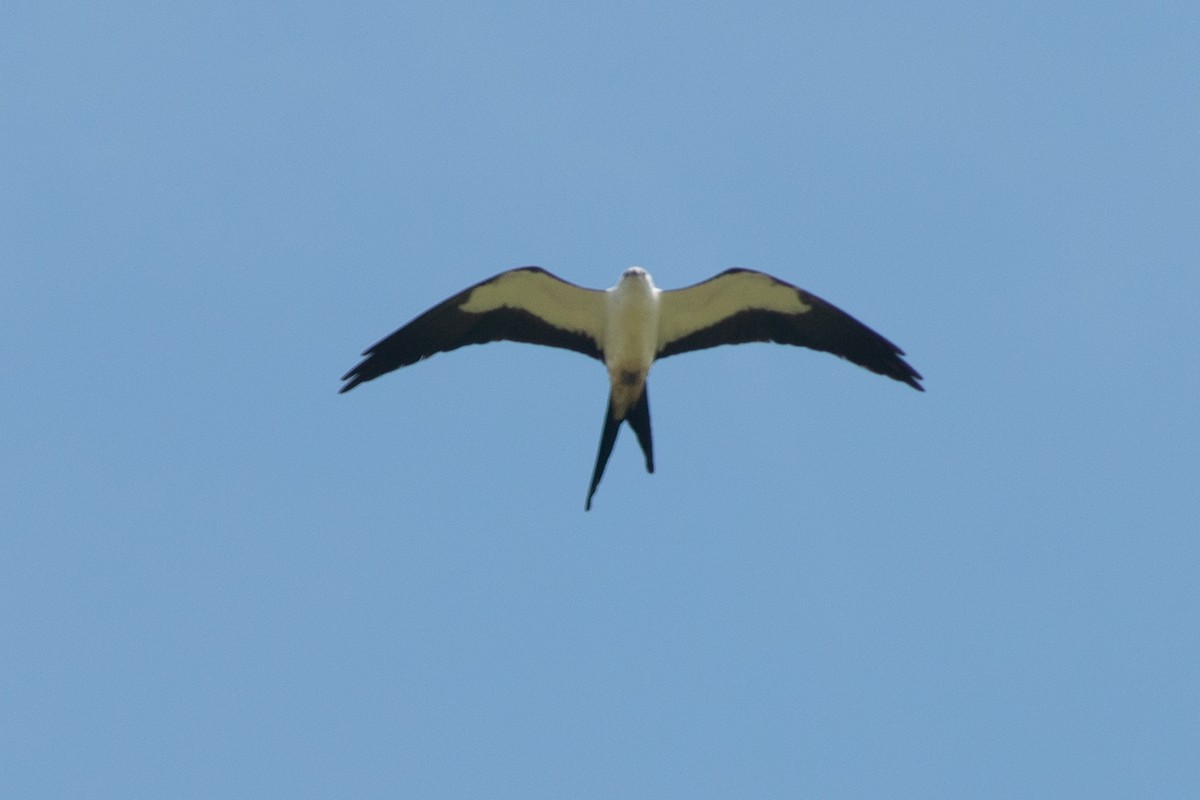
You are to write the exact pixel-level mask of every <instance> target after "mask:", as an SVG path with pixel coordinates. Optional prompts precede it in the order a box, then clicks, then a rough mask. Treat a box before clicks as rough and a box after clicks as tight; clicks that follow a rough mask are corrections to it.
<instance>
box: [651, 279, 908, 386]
mask: <svg viewBox="0 0 1200 800" xmlns="http://www.w3.org/2000/svg"><path fill="white" fill-rule="evenodd" d="M658 341H659V350H658V356H657V357H658V358H666V357H667V356H673V355H676V354H678V353H687V352H690V351H692V350H703V349H705V348H708V347H716V346H717V345H722V344H743V343H746V342H778V343H780V344H791V345H799V346H801V347H808V348H811V349H813V350H823V351H825V352H827V353H833V354H834V355H836V356H841V357H842V358H845V359H847V360H849V361H852V362H853V363H855V364H858V365H859V366H860V367H865V368H866V369H869V370H871V371H872V372H877V373H879V374H880V375H886V376H887V377H889V378H893V379H895V380H898V381H900V382H902V383H906V384H908V385H909V386H911V387H913V388H914V389H917V390H919V391H924V388H923V387H922V386H921V384H920V380H921V375H920V374H919V373H918V372H917V371H916V370H915V369H913V368H912V367H911V366H910V365H909V364H908V362H906V361H905V360H904V359H903V358H901V356H903V355H904V351H903V350H901V349H900V348H899V347H897V346H896V345H894V344H892V343H891V342H889V341H888V340H887V339H885V338H883V337H882V336H880V335H879V334H878V333H876V332H875V331H873V330H871V329H870V328H868V327H867V326H866V325H863V324H862V323H861V322H859V321H858V320H856V319H855V318H854V317H852V316H850V315H849V314H847V313H846V312H845V311H842V310H841V309H839V308H837V307H836V306H834V305H833V304H831V303H827V302H825V301H824V300H822V299H821V298H819V297H817V296H816V295H813V294H809V293H808V292H806V291H804V290H803V289H801V288H799V287H797V286H793V285H792V284H790V283H787V282H785V281H781V280H779V279H778V278H775V277H773V276H771V275H767V274H766V273H764V272H755V271H754V270H748V269H731V270H727V271H725V272H722V273H721V274H720V275H717V276H716V277H714V278H710V279H709V280H707V281H703V282H701V283H697V284H695V285H694V286H688V287H687V288H684V289H676V290H674V291H668V292H663V293H662V314H661V315H660V323H659V339H658Z"/></svg>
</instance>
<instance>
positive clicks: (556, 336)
mask: <svg viewBox="0 0 1200 800" xmlns="http://www.w3.org/2000/svg"><path fill="white" fill-rule="evenodd" d="M603 319H604V292H603V291H599V290H595V289H585V288H583V287H581V286H576V285H575V284H572V283H568V282H567V281H564V280H562V279H561V278H558V277H556V276H554V275H552V274H550V273H549V272H547V271H546V270H544V269H541V268H539V267H522V268H521V269H514V270H509V271H508V272H502V273H500V274H499V275H496V276H495V277H492V278H489V279H487V280H485V281H481V282H480V283H477V284H475V285H474V286H471V287H469V288H467V289H464V290H463V291H461V292H459V293H458V294H456V295H455V296H454V297H451V298H450V299H449V300H446V301H444V302H442V303H439V304H438V305H436V306H434V307H433V308H431V309H429V310H428V311H426V312H425V313H424V314H421V315H420V316H419V317H417V318H416V319H414V320H413V321H412V322H409V323H408V324H407V325H405V326H404V327H402V328H400V329H399V330H397V331H395V332H394V333H392V334H391V335H389V336H387V337H386V338H384V339H382V340H380V341H379V342H376V343H375V344H374V345H372V346H371V347H369V348H367V350H366V351H365V352H364V353H363V355H364V356H365V358H364V359H363V360H362V361H361V362H360V363H359V364H358V365H357V366H355V367H354V368H353V369H352V370H350V371H349V372H347V373H346V374H345V375H343V376H342V380H344V381H346V384H345V385H344V386H342V388H341V389H340V390H339V391H341V392H348V391H350V390H351V389H353V388H354V387H355V386H357V385H358V384H360V383H363V382H364V381H369V380H372V379H374V378H378V377H379V376H380V375H383V374H386V373H388V372H391V371H392V370H394V369H399V368H400V367H406V366H408V365H410V364H415V363H416V362H418V361H420V360H421V359H423V358H428V357H429V356H431V355H434V354H435V353H444V352H448V351H450V350H456V349H458V348H459V347H464V346H466V345H469V344H485V343H487V342H496V341H502V340H503V341H511V342H526V343H528V344H540V345H546V346H549V347H561V348H564V349H566V350H574V351H575V352H577V353H583V354H584V355H587V356H591V357H592V358H600V357H601V353H600V337H601V334H602V327H603Z"/></svg>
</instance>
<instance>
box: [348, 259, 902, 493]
mask: <svg viewBox="0 0 1200 800" xmlns="http://www.w3.org/2000/svg"><path fill="white" fill-rule="evenodd" d="M500 340H508V341H512V342H528V343H529V344H544V345H549V346H550V347H562V348H565V349H567V350H574V351H575V352H577V353H583V354H584V355H586V356H591V357H592V358H595V359H599V360H600V361H602V362H604V366H605V367H606V368H607V369H608V379H609V383H610V384H611V386H612V391H611V393H610V395H609V399H608V408H607V409H606V410H605V414H604V430H603V433H602V434H601V435H600V451H599V452H598V453H597V455H596V468H595V470H594V471H593V472H592V482H591V485H590V486H589V487H588V493H587V501H586V502H585V504H584V508H585V509H590V508H591V507H592V495H593V494H595V492H596V487H597V486H598V485H599V483H600V477H601V476H602V475H603V474H604V467H605V465H606V464H607V463H608V457H609V455H610V454H611V453H612V449H613V444H614V443H615V442H616V440H617V431H618V430H619V429H620V427H621V423H622V422H628V423H629V426H630V427H631V428H633V432H634V434H635V435H636V436H637V440H638V444H640V445H641V447H642V452H643V453H644V454H645V456H646V470H647V471H648V472H654V453H653V447H652V444H651V439H650V401H649V399H648V397H647V392H646V375H647V374H648V373H649V372H650V365H651V364H653V363H654V361H655V360H656V359H659V358H665V357H667V356H673V355H676V354H678V353H687V352H689V351H691V350H703V349H705V348H708V347H716V346H717V345H721V344H742V343H745V342H779V343H780V344H792V345H799V346H802V347H809V348H812V349H813V350H824V351H825V352H827V353H833V354H834V355H836V356H840V357H842V358H845V359H847V360H849V361H852V362H854V363H855V364H858V365H859V366H861V367H865V368H867V369H869V370H871V371H872V372H876V373H879V374H880V375H886V376H887V377H889V378H892V379H894V380H897V381H900V382H901V383H907V384H908V385H909V386H911V387H913V388H914V389H917V390H918V391H924V389H923V388H922V386H921V384H920V381H921V380H922V378H921V376H920V374H918V373H917V371H916V370H914V369H913V368H912V367H911V366H909V365H908V363H907V362H906V361H905V360H904V359H903V358H901V356H902V355H904V351H903V350H901V349H900V348H899V347H896V345H894V344H892V343H891V342H889V341H888V340H887V339H885V338H883V337H882V336H880V335H879V334H878V333H876V332H875V331H873V330H871V329H870V328H868V327H867V326H866V325H863V324H862V323H861V322H859V321H858V320H856V319H854V317H851V316H850V315H849V314H847V313H846V312H844V311H842V310H840V309H838V308H835V307H834V306H833V305H831V304H829V303H827V302H825V301H824V300H822V299H821V298H819V297H817V296H816V295H813V294H809V293H808V292H806V291H804V290H803V289H800V288H798V287H796V286H793V285H791V284H790V283H785V282H784V281H781V280H779V279H778V278H775V277H772V276H770V275H767V274H765V273H762V272H755V271H753V270H748V269H731V270H727V271H725V272H722V273H721V274H720V275H717V276H716V277H714V278H710V279H708V280H706V281H703V282H702V283H697V284H695V285H694V286H689V287H687V288H685V289H675V290H673V291H666V292H664V291H662V290H660V289H658V288H657V287H656V286H655V285H654V283H653V282H652V281H651V280H650V275H649V274H648V273H647V272H646V271H645V270H644V269H641V268H640V267H630V268H629V269H627V270H625V271H624V272H623V273H622V274H621V279H620V280H618V281H617V285H616V286H614V287H612V288H611V289H606V290H600V289H585V288H583V287H581V286H576V285H575V284H573V283H568V282H567V281H564V280H562V279H561V278H558V277H556V276H554V275H551V274H550V273H549V272H547V271H546V270H544V269H541V268H540V267H522V268H520V269H513V270H509V271H508V272H501V273H500V274H499V275H496V276H495V277H493V278H489V279H487V280H486V281H482V282H481V283H477V284H475V285H474V286H471V287H469V288H467V289H464V290H463V291H461V292H459V293H458V294H456V295H454V297H451V298H450V299H449V300H446V301H444V302H442V303H439V304H438V305H436V306H434V307H433V308H431V309H429V310H428V311H426V312H425V313H424V314H422V315H421V316H419V317H417V318H416V319H414V320H413V321H412V322H410V323H408V324H407V325H405V326H404V327H403V328H400V329H399V330H397V331H396V332H395V333H393V334H391V335H390V336H388V337H387V338H385V339H383V340H381V341H379V342H377V343H376V344H374V345H372V346H371V347H370V348H368V349H367V350H366V351H365V352H364V353H363V355H364V356H366V358H364V359H363V360H362V362H361V363H359V364H358V366H356V367H355V368H354V369H352V370H350V371H349V372H347V373H346V374H345V375H343V376H342V380H344V381H346V384H345V385H344V386H342V388H341V390H340V391H342V392H348V391H350V390H351V389H353V388H354V387H355V386H358V385H359V384H360V383H363V382H364V381H369V380H372V379H374V378H378V377H379V376H380V375H383V374H384V373H387V372H391V371H392V370H394V369H398V368H400V367H407V366H408V365H409V364H415V363H416V362H418V361H420V360H421V359H423V358H428V357H429V356H431V355H433V354H434V353H443V352H448V351H450V350H455V349H457V348H459V347H462V346H464V345H468V344H484V343H486V342H495V341H500Z"/></svg>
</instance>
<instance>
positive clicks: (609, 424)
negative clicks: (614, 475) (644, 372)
mask: <svg viewBox="0 0 1200 800" xmlns="http://www.w3.org/2000/svg"><path fill="white" fill-rule="evenodd" d="M622 422H628V423H629V427H631V428H633V433H634V435H636V436H637V440H638V444H640V445H641V446H642V452H643V453H644V454H645V456H646V471H647V472H654V443H653V441H652V439H651V436H650V392H649V390H648V389H647V388H646V387H644V386H643V387H642V395H641V397H639V398H638V401H637V403H636V404H634V406H633V407H632V408H631V409H629V413H628V414H627V415H626V416H625V417H624V418H623V419H617V417H616V416H615V414H614V413H613V402H612V394H611V393H609V396H608V404H607V405H605V407H604V431H603V432H602V433H601V434H600V451H599V452H598V453H596V468H595V470H593V471H592V484H591V486H589V487H588V493H587V502H586V503H584V506H583V507H584V510H586V511H590V510H591V509H592V495H594V494H595V493H596V487H597V486H599V485H600V479H601V478H602V477H604V468H605V467H606V466H607V465H608V457H609V456H610V455H612V451H613V445H615V444H616V443H617V433H618V432H619V431H620V430H621V423H622Z"/></svg>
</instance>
